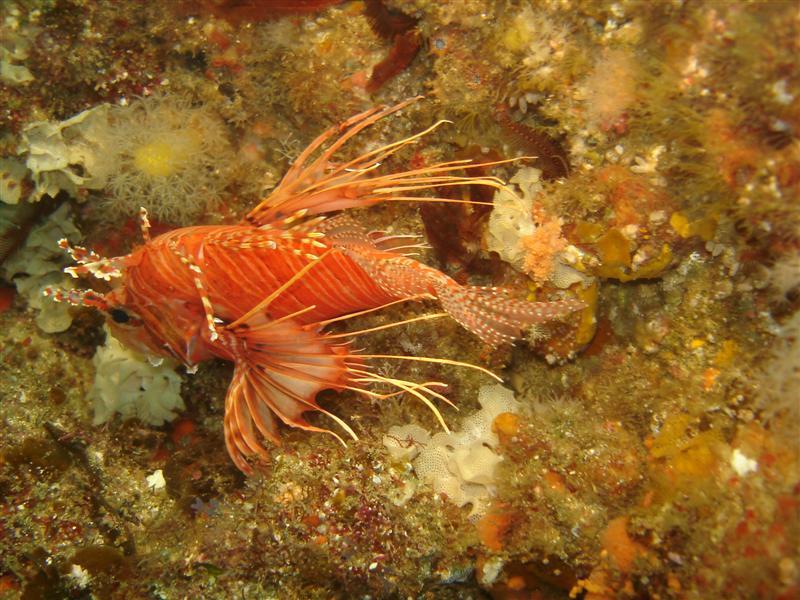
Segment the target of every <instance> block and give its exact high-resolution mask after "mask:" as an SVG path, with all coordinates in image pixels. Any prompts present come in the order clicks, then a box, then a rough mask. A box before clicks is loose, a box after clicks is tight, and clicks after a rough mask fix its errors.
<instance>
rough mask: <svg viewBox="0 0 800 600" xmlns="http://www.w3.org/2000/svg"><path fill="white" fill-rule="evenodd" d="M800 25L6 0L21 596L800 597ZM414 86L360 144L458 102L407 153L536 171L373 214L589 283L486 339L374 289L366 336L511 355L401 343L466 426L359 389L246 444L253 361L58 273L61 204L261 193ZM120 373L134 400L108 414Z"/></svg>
mask: <svg viewBox="0 0 800 600" xmlns="http://www.w3.org/2000/svg"><path fill="white" fill-rule="evenodd" d="M401 15H402V16H401ZM376 16H377V17H379V19H378V21H377V22H376ZM386 19H397V27H396V28H391V27H390V28H388V29H387V28H386V27H384V25H385V23H384V21H385V20H386ZM798 23H799V21H798V13H797V8H796V6H794V5H793V4H792V3H789V2H738V1H731V2H714V1H712V0H697V1H694V2H680V1H676V2H629V1H612V0H602V1H597V0H543V1H541V2H535V3H533V2H529V1H517V0H503V1H501V2H497V1H495V0H463V1H460V2H436V1H433V0H405V1H403V2H400V1H399V0H384V1H382V2H366V3H365V2H355V1H345V2H333V1H330V0H310V1H308V2H288V1H287V2H255V1H254V2H250V1H244V2H237V1H228V0H225V1H221V2H220V1H216V0H213V1H212V0H209V1H207V2H180V3H173V5H171V6H170V7H169V9H165V8H164V5H163V4H162V3H157V2H144V3H120V2H111V1H109V0H99V1H97V2H82V1H79V0H58V1H49V0H25V1H22V0H11V1H8V2H3V3H0V83H2V85H0V209H1V210H0V228H2V231H1V232H0V233H2V236H0V258H1V259H2V263H0V276H1V277H2V280H3V281H2V286H1V287H0V397H2V399H3V401H2V418H3V427H2V428H0V498H2V501H0V597H3V598H5V597H9V598H17V597H22V598H25V599H33V598H84V597H89V596H92V597H97V598H183V597H202V598H239V597H243V598H251V597H259V598H260V597H277V598H326V599H327V598H352V597H371V598H398V597H404V598H405V597H414V598H417V597H418V598H445V599H447V598H476V599H477V598H485V597H492V598H498V599H520V598H540V599H543V600H557V599H567V598H586V599H592V600H605V599H610V598H718V597H719V598H723V597H725V598H775V599H781V600H784V599H788V598H793V597H796V596H797V595H798V590H800V576H799V575H798V574H799V573H800V554H798V548H797V544H796V540H797V539H798V538H799V537H800V462H799V460H800V459H798V446H797V430H798V422H800V413H798V408H797V407H798V403H797V389H798V387H799V386H800V382H798V372H799V371H798V362H797V357H798V356H799V355H800V352H798V347H797V345H798V341H797V340H798V339H800V325H798V314H799V313H798V311H799V310H800V294H799V293H798V281H799V280H798V273H800V269H799V268H798V260H797V256H798V252H799V251H800V208H798V206H799V205H798V202H797V198H798V196H799V195H800V142H798V131H800V109H799V107H800V103H799V102H798V98H800V77H799V76H798V73H800V69H798V68H797V63H798V59H797V57H798V56H800V41H799V40H800V35H798V28H799V25H798ZM392 46H393V48H392ZM417 95H424V96H426V99H425V100H424V101H420V102H417V103H415V104H414V105H413V107H409V108H408V109H406V110H405V111H404V112H405V115H404V118H402V119H396V120H394V121H392V122H386V123H381V124H379V125H378V126H376V127H373V128H370V129H369V130H367V131H365V132H364V133H363V139H361V140H359V141H358V144H359V147H358V148H352V150H353V151H358V150H362V151H365V152H367V151H369V150H371V149H373V148H376V147H378V146H380V145H381V144H384V143H387V142H390V141H392V140H397V139H401V138H403V137H405V136H407V135H409V134H410V133H411V132H412V131H419V130H421V129H424V128H426V127H428V126H429V125H431V124H432V123H434V122H436V121H437V120H438V119H447V120H450V121H452V123H446V124H443V125H442V126H441V127H439V128H438V129H436V131H434V132H432V133H431V134H430V135H428V136H426V137H425V138H424V139H422V140H419V142H418V143H417V144H415V145H414V146H412V147H409V148H407V149H404V150H403V151H402V152H400V153H398V155H396V156H393V157H391V158H390V159H389V160H388V163H389V164H385V165H383V167H385V168H387V169H394V168H398V169H399V168H403V167H411V168H422V167H424V166H425V165H430V164H434V163H436V162H439V161H447V160H459V159H464V158H470V159H473V160H477V161H480V162H495V161H503V160H504V159H513V162H499V163H498V164H493V165H489V166H482V167H479V168H475V167H473V168H472V169H465V172H469V173H470V174H480V175H482V176H487V177H490V176H494V177H499V178H501V179H503V180H511V181H512V186H514V188H513V189H515V190H516V192H515V194H516V195H514V194H507V193H498V194H495V195H492V194H487V193H485V190H480V189H477V188H476V187H475V186H472V187H468V188H462V187H458V186H452V187H448V188H447V189H446V190H441V191H439V190H437V194H439V195H442V196H443V197H447V198H450V199H452V200H469V201H473V202H480V203H481V204H476V205H466V204H457V203H453V204H442V205H439V204H437V205H433V204H428V203H426V204H425V205H424V206H423V207H419V208H418V207H415V206H409V205H407V204H404V203H400V202H398V203H389V204H385V205H377V206H374V207H371V208H369V209H366V210H361V211H359V212H358V213H355V214H354V215H353V216H354V218H357V219H358V220H359V221H360V222H361V223H362V224H363V225H364V226H365V227H367V228H368V229H374V230H376V231H384V232H386V234H387V235H396V234H417V235H421V236H423V237H426V238H427V240H428V241H429V243H431V245H432V246H433V248H432V249H428V248H419V249H418V251H419V252H420V253H421V254H422V255H423V256H422V259H423V260H425V261H427V262H430V263H432V264H435V263H436V262H437V260H438V261H439V262H440V263H441V264H440V265H439V266H440V267H442V268H443V269H444V270H446V271H448V272H449V273H450V274H451V275H452V276H454V277H455V278H457V279H458V280H459V281H460V282H464V283H469V284H475V285H492V286H494V285H497V286H500V285H502V286H507V287H510V288H512V289H513V291H514V293H515V294H517V295H518V296H519V297H528V298H529V299H531V300H539V299H548V298H557V297H566V296H570V297H578V298H580V299H582V300H583V302H584V303H585V304H586V308H584V309H583V310H582V311H580V313H576V314H575V315H573V317H572V318H571V319H569V320H567V321H565V322H561V323H557V324H549V325H546V326H537V327H534V328H533V329H532V330H531V331H530V332H528V336H527V339H528V343H526V344H518V345H517V346H516V347H515V348H499V349H488V348H483V347H481V346H480V345H479V344H478V343H476V341H475V340H474V339H472V338H471V337H469V336H468V335H467V334H465V333H463V332H462V331H460V330H459V328H458V326H457V325H455V324H452V323H447V322H445V321H444V320H442V321H437V322H436V323H437V325H436V327H431V326H430V325H431V324H430V323H429V322H420V323H417V322H408V323H406V324H404V325H403V326H402V327H401V328H393V329H387V330H381V329H374V328H378V327H380V326H382V325H387V324H389V323H392V322H396V321H400V320H406V319H413V318H414V317H416V316H421V315H423V314H425V312H426V310H427V309H428V308H430V307H426V306H425V305H414V306H396V307H392V308H389V309H387V310H385V311H382V312H380V313H378V314H375V315H364V316H361V317H358V318H355V319H354V320H353V326H354V327H355V328H358V329H371V333H368V334H365V335H363V336H361V337H360V338H359V342H358V345H359V346H362V347H364V348H365V349H366V351H367V352H368V353H370V354H384V355H388V354H398V353H404V354H408V355H427V356H442V357H446V358H450V359H452V360H459V361H467V362H472V363H475V364H479V365H482V366H485V367H487V368H489V369H491V370H492V371H493V372H495V373H497V374H498V375H499V376H501V377H502V379H503V386H504V388H505V389H506V390H513V402H512V400H511V399H510V394H511V392H508V391H507V392H500V391H499V389H498V388H491V387H489V388H487V387H486V386H487V383H488V381H487V379H486V376H485V375H484V374H481V373H477V372H472V371H466V372H465V371H463V370H457V369H455V368H450V367H445V366H442V365H435V364H431V363H418V362H412V361H390V360H387V361H386V362H385V363H383V362H376V364H375V366H376V368H377V369H378V372H379V373H381V374H382V375H383V376H385V377H396V378H403V379H408V380H414V381H447V382H448V383H449V389H448V390H447V391H446V396H447V397H448V398H449V399H451V400H452V401H453V403H454V404H455V405H456V407H457V408H458V409H459V411H456V410H455V409H453V408H451V407H442V413H443V416H444V420H445V422H446V423H447V424H448V426H449V427H450V428H451V429H452V431H453V432H454V433H452V434H447V433H435V434H432V433H431V432H430V431H429V430H430V429H431V428H432V424H431V421H430V417H429V415H427V414H426V412H425V411H424V409H423V408H421V407H419V406H417V404H418V403H415V402H412V401H405V400H402V399H398V398H392V399H391V401H383V400H379V399H375V400H374V401H365V400H363V399H358V398H356V397H355V395H353V394H351V393H350V392H348V391H342V392H340V393H334V392H330V393H326V394H324V395H322V396H321V397H320V403H321V404H322V405H324V406H325V407H326V408H330V409H331V411H332V412H335V413H336V414H339V415H341V416H342V418H344V419H345V420H347V422H348V423H351V424H352V426H353V428H354V430H355V431H356V432H357V433H358V436H359V440H358V441H357V442H353V443H349V445H348V446H347V447H346V448H343V447H341V446H338V445H336V444H335V443H333V442H332V441H331V440H328V439H325V438H323V437H320V436H308V435H304V433H303V432H299V431H292V432H288V433H287V434H286V435H284V436H283V444H282V446H281V447H280V448H274V449H272V450H271V451H270V461H271V464H270V465H269V468H268V469H265V470H264V471H263V472H262V473H259V474H258V475H256V476H254V477H251V478H249V479H247V480H245V479H244V478H243V477H242V476H241V475H240V474H239V473H238V472H236V470H235V469H234V468H232V467H231V465H230V464H229V461H228V459H227V456H226V452H225V448H224V443H223V441H222V440H223V436H222V413H223V403H224V395H225V389H226V386H227V383H228V381H229V380H230V377H231V373H230V370H229V368H228V367H226V366H225V365H223V364H220V363H214V362H211V363H208V364H204V365H203V366H202V367H201V368H200V370H199V371H198V372H197V374H195V375H193V376H191V377H182V376H181V375H178V374H177V373H175V372H174V371H170V370H167V371H165V370H164V367H163V366H162V367H159V369H158V370H151V369H154V368H153V367H152V366H151V365H148V364H147V363H144V362H141V361H138V360H137V362H131V360H132V358H131V356H130V355H129V354H128V353H127V351H126V350H123V349H120V348H119V347H117V346H114V343H115V342H113V341H111V340H109V341H108V342H106V345H103V344H104V342H103V330H102V327H101V325H100V323H99V322H98V320H97V319H96V318H95V317H93V316H92V315H91V314H90V313H88V312H86V311H83V310H79V309H78V310H74V309H73V312H69V311H68V310H67V309H65V308H64V306H65V305H59V304H51V303H49V302H47V301H46V299H45V298H43V297H42V296H41V294H40V290H41V287H42V286H44V285H46V284H55V285H62V286H68V285H69V280H68V279H67V278H65V276H64V275H63V274H62V273H61V272H60V268H61V266H63V261H65V257H64V256H63V255H62V253H61V251H60V250H59V249H58V248H57V246H56V243H57V241H58V239H60V238H61V237H67V238H69V239H70V240H72V241H76V242H77V241H81V243H82V244H85V245H86V246H87V247H89V248H95V249H99V250H105V249H114V250H117V249H123V248H127V247H128V246H130V245H131V244H132V243H135V240H137V239H138V237H137V236H138V235H139V234H138V231H139V228H138V225H137V223H136V222H135V220H133V219H131V218H130V217H132V216H133V215H135V214H136V213H137V211H138V210H139V207H140V206H142V205H144V206H147V207H148V208H149V209H150V212H151V215H152V216H153V218H154V230H157V227H158V224H157V223H155V221H156V220H158V221H167V222H169V223H171V224H172V225H176V224H205V223H211V222H220V221H225V220H230V221H236V220H238V219H239V218H241V215H242V214H243V213H244V212H246V210H247V208H248V207H251V206H253V205H254V204H255V203H256V202H257V201H258V199H259V198H260V197H262V196H263V194H264V193H265V192H266V191H268V190H269V189H270V188H271V187H272V186H274V185H276V184H277V182H278V181H279V179H280V177H281V176H282V175H283V173H284V172H285V170H286V168H287V166H288V164H290V162H291V161H292V160H293V159H294V158H295V157H296V156H297V154H298V153H299V152H300V150H301V149H302V148H303V147H304V145H305V144H306V143H307V142H308V141H310V140H311V139H313V138H314V137H315V136H316V135H317V134H318V133H319V132H320V131H321V130H323V129H324V128H326V127H329V126H331V125H333V124H335V123H338V122H341V121H342V120H343V119H346V118H348V117H349V116H351V115H353V114H356V113H358V112H360V111H363V110H367V109H368V108H371V107H372V106H374V105H376V104H380V103H394V102H397V101H400V100H402V99H404V98H409V97H413V96H417ZM534 157H535V158H534ZM337 159H339V157H334V160H337ZM426 233H427V235H425V234H426ZM101 285H102V283H101ZM31 308H33V310H30V309H31ZM54 311H57V312H54ZM332 328H333V329H334V330H335V331H336V332H337V333H339V332H340V331H341V330H340V329H339V328H338V326H337V325H336V324H334V325H332ZM93 357H95V359H94V360H93ZM148 378H149V379H148ZM143 384H144V385H143ZM142 387H144V388H145V389H141V388H142ZM491 389H494V390H495V391H494V393H496V394H499V395H500V396H501V397H505V398H506V399H507V400H506V403H505V404H503V407H504V408H503V409H502V410H504V411H509V412H504V413H502V414H495V413H496V411H494V409H491V410H490V409H488V408H487V407H486V406H485V405H484V400H486V394H487V393H488V392H487V390H491ZM500 389H502V388H500ZM480 390H483V392H482V393H483V394H484V396H481V395H480ZM93 402H96V403H97V409H96V411H95V414H94V417H95V419H98V420H105V418H106V417H112V411H118V412H122V413H123V415H126V416H127V415H134V414H135V415H137V416H138V417H139V418H137V419H134V418H131V419H120V418H109V419H108V420H107V422H105V423H104V424H103V425H102V426H97V425H95V424H94V422H93V415H92V404H93ZM498 410H499V409H498ZM311 420H312V424H313V425H319V426H324V425H325V424H324V423H323V422H322V421H315V420H313V418H312V419H311ZM403 424H415V425H403ZM425 457H427V459H429V460H427V462H426V458H425ZM437 461H438V462H437ZM426 465H427V466H429V467H431V468H429V469H428V471H429V472H430V473H438V478H434V480H433V481H430V480H428V479H427V478H426V477H425V476H424V474H426V470H425V466H426Z"/></svg>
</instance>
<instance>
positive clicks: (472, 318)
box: [436, 279, 586, 346]
mask: <svg viewBox="0 0 800 600" xmlns="http://www.w3.org/2000/svg"><path fill="white" fill-rule="evenodd" d="M436 296H437V297H438V298H439V301H440V302H441V304H442V308H444V310H446V311H447V312H448V313H449V314H450V316H451V317H452V318H453V319H454V320H455V321H457V322H458V323H460V324H461V325H462V326H463V327H465V328H466V329H468V330H469V331H471V332H472V333H474V334H475V335H477V336H478V337H480V338H481V340H483V341H484V342H485V343H487V344H488V345H490V346H499V345H501V344H504V343H510V342H513V341H514V340H516V339H519V338H520V337H521V335H522V331H523V330H524V329H525V328H527V327H530V326H531V325H534V324H536V323H543V322H545V321H551V320H553V319H560V318H562V317H565V316H567V315H568V314H570V313H572V312H574V311H576V310H580V309H582V308H585V306H586V305H585V304H584V303H583V302H582V301H581V300H577V299H567V300H558V301H554V302H528V301H526V300H518V299H515V298H512V297H510V295H509V293H508V291H507V290H505V289H503V288H495V287H478V286H461V285H459V284H457V283H456V282H455V281H453V280H451V279H448V280H445V281H444V282H443V283H442V284H440V285H438V286H437V287H436Z"/></svg>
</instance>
